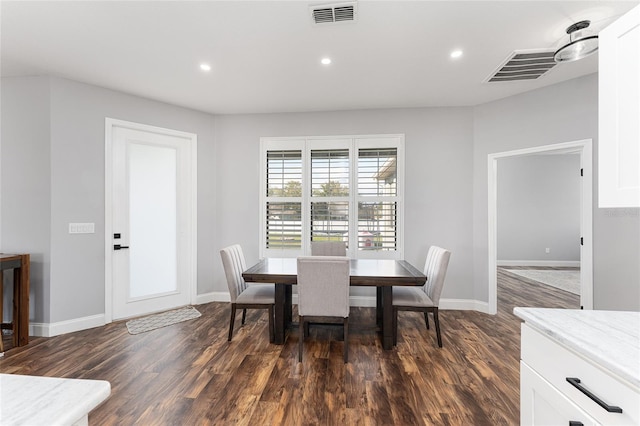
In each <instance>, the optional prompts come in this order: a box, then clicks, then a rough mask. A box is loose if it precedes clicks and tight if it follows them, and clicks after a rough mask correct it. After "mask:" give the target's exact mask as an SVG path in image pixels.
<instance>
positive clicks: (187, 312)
mask: <svg viewBox="0 0 640 426" xmlns="http://www.w3.org/2000/svg"><path fill="white" fill-rule="evenodd" d="M201 315H202V314H201V313H200V312H198V310H197V309H196V308H194V307H193V306H187V307H184V308H180V309H175V310H173V311H167V312H162V313H160V314H155V315H149V316H147V317H142V318H138V319H134V320H131V321H127V323H126V325H127V330H129V334H140V333H145V332H147V331H151V330H155V329H156V328H162V327H166V326H168V325H172V324H177V323H179V322H183V321H188V320H192V319H195V318H198V317H200V316H201Z"/></svg>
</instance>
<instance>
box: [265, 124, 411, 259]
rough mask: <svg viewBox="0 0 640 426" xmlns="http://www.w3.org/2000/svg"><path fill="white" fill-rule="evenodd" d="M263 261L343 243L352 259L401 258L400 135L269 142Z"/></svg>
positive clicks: (283, 139)
mask: <svg viewBox="0 0 640 426" xmlns="http://www.w3.org/2000/svg"><path fill="white" fill-rule="evenodd" d="M261 150H262V155H261V158H262V167H261V176H262V178H261V185H262V186H261V187H262V190H261V193H262V197H261V198H262V199H261V241H260V246H261V255H262V256H266V257H269V256H271V257H295V256H300V255H304V254H309V253H310V242H311V241H344V242H345V244H346V245H347V247H348V252H349V256H352V257H378V258H401V257H402V247H403V245H402V241H403V238H402V188H403V182H402V177H403V169H402V167H403V164H404V156H403V152H404V137H403V136H402V135H389V136H387V135H384V136H356V137H346V138H345V137H339V138H338V137H335V138H333V137H317V138H306V139H299V138H263V139H262V140H261Z"/></svg>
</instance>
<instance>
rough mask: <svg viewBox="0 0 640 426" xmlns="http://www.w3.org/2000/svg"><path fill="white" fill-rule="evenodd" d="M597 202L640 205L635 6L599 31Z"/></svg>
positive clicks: (639, 48)
mask: <svg viewBox="0 0 640 426" xmlns="http://www.w3.org/2000/svg"><path fill="white" fill-rule="evenodd" d="M599 43H600V47H599V105H598V106H599V140H598V147H599V153H598V158H599V167H598V168H599V191H598V192H599V203H598V204H599V207H607V208H608V207H640V6H636V7H635V8H634V9H632V10H631V11H630V12H628V13H627V14H625V15H624V16H622V17H621V18H619V19H618V20H616V21H615V22H613V23H612V24H611V25H609V26H608V27H606V28H604V29H603V30H602V31H600V34H599Z"/></svg>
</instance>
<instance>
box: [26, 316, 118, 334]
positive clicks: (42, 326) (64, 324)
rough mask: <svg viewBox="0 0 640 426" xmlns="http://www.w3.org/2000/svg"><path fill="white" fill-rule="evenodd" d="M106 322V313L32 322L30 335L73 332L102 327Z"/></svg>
mask: <svg viewBox="0 0 640 426" xmlns="http://www.w3.org/2000/svg"><path fill="white" fill-rule="evenodd" d="M105 324H106V322H105V317H104V314H99V315H92V316H89V317H83V318H76V319H72V320H67V321H60V322H54V323H37V322H35V323H34V322H32V323H30V324H29V335H30V336H38V337H53V336H59V335H61V334H67V333H73V332H74V331H81V330H87V329H89V328H95V327H101V326H103V325H105Z"/></svg>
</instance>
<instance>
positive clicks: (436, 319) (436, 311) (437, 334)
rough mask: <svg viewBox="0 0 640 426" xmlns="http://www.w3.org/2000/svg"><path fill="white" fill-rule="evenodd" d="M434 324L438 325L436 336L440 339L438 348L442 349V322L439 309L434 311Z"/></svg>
mask: <svg viewBox="0 0 640 426" xmlns="http://www.w3.org/2000/svg"><path fill="white" fill-rule="evenodd" d="M433 322H435V323H436V336H437V337H438V346H439V347H442V336H440V320H439V319H438V308H437V307H436V308H434V309H433Z"/></svg>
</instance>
